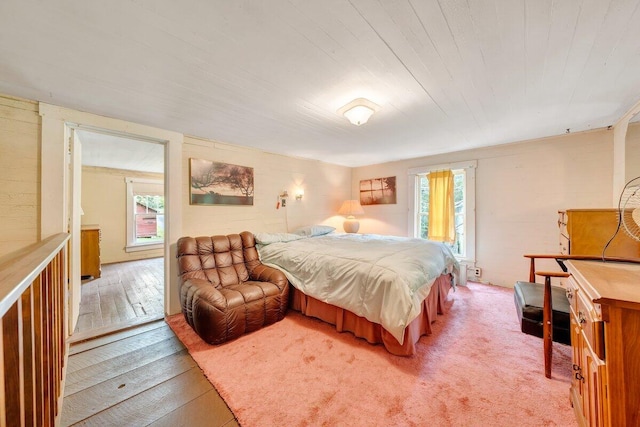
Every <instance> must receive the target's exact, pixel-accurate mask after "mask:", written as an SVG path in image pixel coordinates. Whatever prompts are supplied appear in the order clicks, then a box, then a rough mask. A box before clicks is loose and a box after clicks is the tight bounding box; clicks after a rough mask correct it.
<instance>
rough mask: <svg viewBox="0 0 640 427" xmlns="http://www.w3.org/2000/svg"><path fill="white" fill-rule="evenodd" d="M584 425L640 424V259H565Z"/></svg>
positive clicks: (574, 393) (577, 406)
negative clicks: (630, 260)
mask: <svg viewBox="0 0 640 427" xmlns="http://www.w3.org/2000/svg"><path fill="white" fill-rule="evenodd" d="M566 265H567V267H568V269H569V273H571V276H570V277H569V278H568V279H567V281H566V283H565V285H566V287H567V296H568V297H569V303H570V306H571V329H572V331H571V333H572V335H571V347H572V349H573V379H572V382H571V389H570V390H571V392H570V393H571V402H572V404H573V408H574V411H575V413H576V417H577V419H578V423H579V424H580V425H581V426H612V427H618V426H620V427H622V426H640V264H630V263H614V262H606V263H604V262H599V261H567V262H566Z"/></svg>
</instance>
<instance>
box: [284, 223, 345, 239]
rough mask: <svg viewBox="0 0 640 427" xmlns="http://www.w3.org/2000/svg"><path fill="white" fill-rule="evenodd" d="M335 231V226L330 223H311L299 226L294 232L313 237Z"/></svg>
mask: <svg viewBox="0 0 640 427" xmlns="http://www.w3.org/2000/svg"><path fill="white" fill-rule="evenodd" d="M333 231H335V227H331V226H329V225H309V226H307V227H301V228H298V229H297V230H295V231H294V232H293V234H297V235H299V236H305V237H313V236H322V235H324V234H329V233H331V232H333Z"/></svg>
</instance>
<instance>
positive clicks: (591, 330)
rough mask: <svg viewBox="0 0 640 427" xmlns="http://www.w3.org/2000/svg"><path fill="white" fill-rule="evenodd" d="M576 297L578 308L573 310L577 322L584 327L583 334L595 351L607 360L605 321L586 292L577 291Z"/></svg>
mask: <svg viewBox="0 0 640 427" xmlns="http://www.w3.org/2000/svg"><path fill="white" fill-rule="evenodd" d="M574 299H575V300H576V301H575V306H576V309H575V311H574V312H573V316H575V318H576V321H577V323H578V324H579V325H580V327H581V328H582V334H583V335H584V339H585V341H586V343H587V344H588V345H589V347H591V350H592V351H593V353H594V354H595V355H596V356H597V357H599V358H600V359H601V360H605V354H604V323H603V322H602V318H601V316H600V313H599V312H598V311H597V310H596V309H595V307H594V305H593V302H592V301H590V300H589V299H588V298H587V296H586V295H585V294H584V292H577V294H576V295H575V297H574Z"/></svg>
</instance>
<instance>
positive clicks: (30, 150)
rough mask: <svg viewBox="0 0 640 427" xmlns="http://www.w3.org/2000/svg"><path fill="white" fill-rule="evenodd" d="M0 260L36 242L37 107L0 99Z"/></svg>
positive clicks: (8, 99) (37, 238)
mask: <svg viewBox="0 0 640 427" xmlns="http://www.w3.org/2000/svg"><path fill="white" fill-rule="evenodd" d="M0 207H1V208H0V256H2V255H6V254H8V253H11V252H13V251H15V250H17V249H20V248H22V247H24V246H27V245H29V244H31V243H35V242H37V241H38V240H39V239H40V231H39V220H40V218H39V215H40V116H39V115H38V104H37V103H36V102H31V101H27V100H23V99H18V98H12V97H5V96H0Z"/></svg>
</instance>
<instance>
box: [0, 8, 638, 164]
mask: <svg viewBox="0 0 640 427" xmlns="http://www.w3.org/2000/svg"><path fill="white" fill-rule="evenodd" d="M639 4H640V0H629V1H622V0H563V1H551V0H546V1H544V0H539V1H538V0H536V1H534V0H528V1H525V0H493V1H491V0H488V1H458V0H446V1H445V0H440V1H436V0H425V1H422V0H421V1H418V0H405V1H390V0H381V1H378V2H371V1H364V0H350V1H348V0H347V1H345V0H329V1H322V2H319V1H284V0H275V1H269V2H264V1H259V0H250V1H221V0H216V1H209V2H198V1H193V0H185V1H181V2H175V1H169V0H153V1H151V0H149V1H145V0H141V1H126V0H120V1H115V2H109V3H108V5H107V4H105V3H104V2H84V1H80V0H76V1H59V0H52V1H46V2H37V1H32V0H3V1H2V2H0V93H4V94H8V95H14V96H20V97H24V98H27V99H33V100H39V101H44V102H47V103H51V104H55V105H60V106H64V107H69V108H73V109H77V110H80V111H86V112H91V113H95V114H100V115H104V116H108V117H114V118H120V119H125V120H128V121H132V122H136V123H140V124H145V125H151V126H155V127H159V128H162V129H167V130H171V131H177V132H183V133H185V134H188V135H194V136H199V137H203V138H208V139H214V140H219V141H223V142H228V143H232V144H238V145H244V146H251V147H256V148H259V149H262V150H264V151H269V152H275V153H282V154H288V155H292V156H300V157H306V158H313V159H319V160H324V161H327V162H331V163H336V164H342V165H348V166H358V165H367V164H373V163H380V162H386V161H390V160H399V159H404V158H411V157H418V156H424V155H430V154H436V153H442V152H448V151H454V150H460V149H466V148H473V147H480V146H486V145H494V144H500V143H507V142H513V141H519V140H525V139H531V138H538V137H544V136H550V135H558V134H562V133H565V132H566V130H567V129H570V130H571V132H575V131H581V130H586V129H593V128H599V127H604V126H608V125H612V124H614V123H615V121H616V120H617V119H618V118H619V117H620V116H622V115H623V114H624V113H625V112H626V111H627V110H628V109H629V108H630V107H631V106H632V105H634V103H635V102H637V101H638V99H639V98H640V25H638V22H640V10H639ZM356 98H366V99H369V100H371V101H372V102H374V103H375V104H377V105H378V106H379V107H380V108H379V110H377V111H376V113H375V114H374V115H373V116H372V117H371V119H370V120H369V122H367V123H365V124H363V125H362V126H353V125H351V124H350V123H349V122H348V121H347V120H346V119H345V117H344V116H342V115H341V114H339V113H338V112H337V110H338V109H339V108H340V107H341V106H343V105H345V104H346V103H348V102H349V101H351V100H353V99H356Z"/></svg>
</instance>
